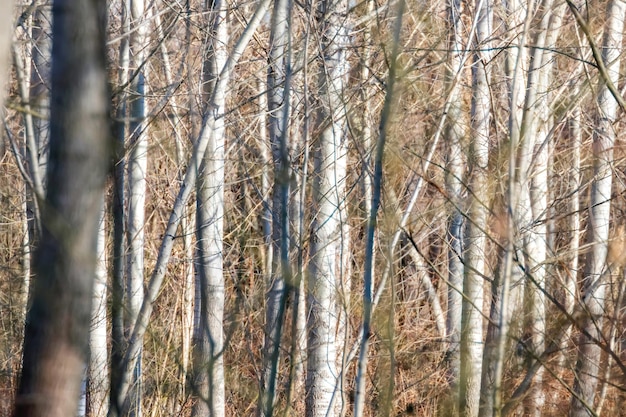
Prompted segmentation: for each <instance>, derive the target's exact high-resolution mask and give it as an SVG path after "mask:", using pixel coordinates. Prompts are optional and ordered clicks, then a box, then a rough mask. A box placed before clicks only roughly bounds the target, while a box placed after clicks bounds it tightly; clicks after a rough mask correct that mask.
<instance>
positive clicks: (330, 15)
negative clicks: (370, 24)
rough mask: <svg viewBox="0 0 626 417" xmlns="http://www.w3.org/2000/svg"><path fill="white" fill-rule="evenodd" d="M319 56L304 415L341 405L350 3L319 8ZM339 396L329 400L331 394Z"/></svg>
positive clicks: (315, 416)
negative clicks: (317, 129) (339, 330)
mask: <svg viewBox="0 0 626 417" xmlns="http://www.w3.org/2000/svg"><path fill="white" fill-rule="evenodd" d="M318 13H319V16H318V18H319V21H318V22H319V24H320V27H321V44H322V48H321V51H322V55H321V56H320V57H319V60H320V61H319V65H320V69H319V76H318V80H319V103H318V104H319V111H318V115H317V123H318V126H319V132H320V137H319V138H318V141H317V149H316V155H315V172H314V174H313V179H314V185H313V199H314V202H315V209H316V212H315V216H314V217H315V220H314V223H313V231H312V234H311V264H310V275H309V284H308V290H309V293H308V308H309V318H308V357H307V378H306V399H305V404H306V415H307V417H321V416H328V417H332V416H335V415H338V413H339V412H340V410H341V409H342V407H343V404H342V403H343V401H341V398H342V396H343V393H341V392H338V387H340V386H341V385H342V384H341V377H342V376H341V374H340V372H339V369H340V367H339V365H340V363H339V360H340V355H339V354H338V352H339V350H338V349H340V348H342V347H343V346H338V343H337V337H338V336H339V334H338V327H339V326H340V324H341V320H342V319H341V318H340V316H341V315H342V314H343V309H344V308H345V306H344V305H343V303H344V301H345V300H346V299H347V294H345V293H344V288H345V285H344V284H345V281H346V280H347V279H348V277H347V276H345V275H344V271H345V267H344V265H343V262H344V261H345V259H346V258H345V256H346V254H347V244H348V242H349V235H348V230H347V217H346V216H347V211H346V203H345V193H346V175H347V157H348V155H347V148H348V144H347V141H348V138H347V124H346V113H345V112H346V100H345V99H344V97H343V94H344V86H345V84H346V83H347V77H348V71H349V64H348V56H347V53H348V49H347V48H348V47H349V45H350V41H349V38H348V33H349V28H348V26H347V20H348V15H347V13H348V3H347V2H346V1H339V2H331V1H328V0H326V1H322V2H321V3H320V5H319V9H318ZM335 395H337V396H338V398H337V400H338V401H335V402H334V404H333V397H334V396H335Z"/></svg>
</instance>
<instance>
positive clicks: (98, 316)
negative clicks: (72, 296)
mask: <svg viewBox="0 0 626 417" xmlns="http://www.w3.org/2000/svg"><path fill="white" fill-rule="evenodd" d="M104 215H105V210H104V201H102V208H101V211H100V225H99V229H98V242H97V248H96V253H97V254H98V262H97V264H96V279H95V282H94V287H93V304H92V306H91V328H90V330H89V355H90V356H89V367H88V371H87V372H88V374H87V392H88V395H87V412H88V414H89V416H90V417H106V415H107V413H108V396H109V360H108V359H109V356H108V347H107V262H106V233H105V227H104V224H105V220H104Z"/></svg>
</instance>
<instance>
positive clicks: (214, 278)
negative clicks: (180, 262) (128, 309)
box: [190, 0, 230, 417]
mask: <svg viewBox="0 0 626 417" xmlns="http://www.w3.org/2000/svg"><path fill="white" fill-rule="evenodd" d="M210 6H211V7H210V8H209V9H208V10H206V11H207V14H208V25H207V27H208V28H209V30H210V33H211V34H212V35H213V37H212V40H211V43H210V44H209V45H208V51H207V55H206V60H205V62H204V68H203V72H204V74H203V75H204V81H205V84H204V88H205V94H206V96H207V97H211V98H212V101H208V100H206V99H205V103H206V110H205V111H207V112H212V113H213V114H214V115H215V121H214V124H213V129H212V130H211V132H210V135H211V136H210V138H209V141H208V146H207V149H206V153H205V155H204V159H203V161H202V165H201V166H200V171H199V174H198V175H199V177H198V178H199V181H198V184H197V212H196V217H197V221H196V230H197V232H196V233H197V242H198V243H197V244H198V253H197V260H196V267H197V270H198V277H199V286H197V287H196V291H198V292H199V296H200V297H199V298H198V294H196V302H197V303H198V302H199V305H200V308H198V305H196V312H198V311H199V312H200V317H199V318H197V319H196V324H197V327H196V329H195V353H194V372H195V378H194V380H195V382H194V385H195V393H196V395H197V397H198V398H197V401H196V403H195V404H194V407H193V410H192V416H196V417H200V416H211V417H224V415H225V413H226V392H225V384H224V326H223V320H224V300H225V283H224V266H223V263H224V256H223V239H224V168H225V165H224V162H225V157H226V151H225V147H226V130H225V122H224V113H225V109H226V87H227V85H228V80H229V77H230V72H227V73H221V74H220V72H221V69H222V68H224V66H225V64H226V61H227V58H228V50H227V46H228V22H227V20H226V19H227V11H228V4H227V3H226V1H223V0H221V1H215V2H213V3H212V4H211V5H210ZM219 77H223V79H221V80H218V78H219ZM190 168H191V169H193V168H194V167H190Z"/></svg>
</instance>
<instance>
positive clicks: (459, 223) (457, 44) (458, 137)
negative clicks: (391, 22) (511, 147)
mask: <svg viewBox="0 0 626 417" xmlns="http://www.w3.org/2000/svg"><path fill="white" fill-rule="evenodd" d="M461 13H462V3H461V0H450V1H449V2H448V20H449V22H448V25H449V27H450V38H449V41H448V45H449V47H450V51H449V52H448V53H449V56H448V62H449V64H448V78H449V85H450V87H449V88H450V89H451V94H454V96H452V97H450V109H449V110H448V125H447V129H446V137H447V140H446V191H447V192H448V196H449V199H450V204H449V206H450V210H451V214H450V216H449V218H448V234H447V238H446V240H447V242H448V312H447V317H446V334H445V336H446V342H447V344H448V345H447V347H446V349H447V353H446V358H447V361H448V366H449V369H450V376H449V378H450V385H451V395H452V401H453V403H455V404H456V403H458V401H459V392H458V384H459V377H460V375H461V345H460V342H461V321H462V320H461V311H462V305H463V294H462V292H463V275H464V266H463V213H462V212H461V210H462V209H463V208H462V207H461V206H462V194H463V192H462V191H463V188H464V184H463V181H464V175H465V166H466V162H465V158H464V155H465V153H466V144H465V140H466V136H467V128H466V126H467V125H468V124H467V120H466V116H464V111H463V108H462V103H461V92H460V90H459V89H458V88H455V83H456V78H457V72H465V70H464V69H463V67H462V61H461V57H462V55H463V53H464V50H465V45H464V44H463V40H462V39H463V33H462V27H461Z"/></svg>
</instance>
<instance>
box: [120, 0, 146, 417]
mask: <svg viewBox="0 0 626 417" xmlns="http://www.w3.org/2000/svg"><path fill="white" fill-rule="evenodd" d="M146 13H147V10H146V7H145V4H144V1H143V0H130V17H131V20H130V28H131V35H130V67H131V69H132V71H133V76H132V77H133V78H132V81H131V84H130V90H131V91H130V97H129V100H130V128H129V129H130V134H131V137H130V141H129V142H130V143H129V149H130V152H129V156H128V167H127V168H128V225H127V241H128V251H127V262H128V265H127V268H128V269H127V274H126V317H125V319H126V334H127V337H128V336H129V335H130V334H131V333H132V331H133V326H134V325H135V322H136V319H137V315H138V314H139V309H140V308H141V304H142V303H143V298H144V239H145V237H144V226H145V204H146V177H147V168H148V125H147V121H146V116H147V102H146V101H147V100H146V82H147V65H146V64H145V60H146V58H147V42H148V24H147V17H146ZM140 356H141V354H140ZM133 372H134V375H133V387H132V391H131V393H130V395H129V397H128V399H127V400H126V403H125V406H124V414H125V415H128V416H132V417H141V415H142V410H141V402H142V388H141V385H142V376H141V359H139V360H138V361H137V365H136V367H135V369H134V371H133Z"/></svg>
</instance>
